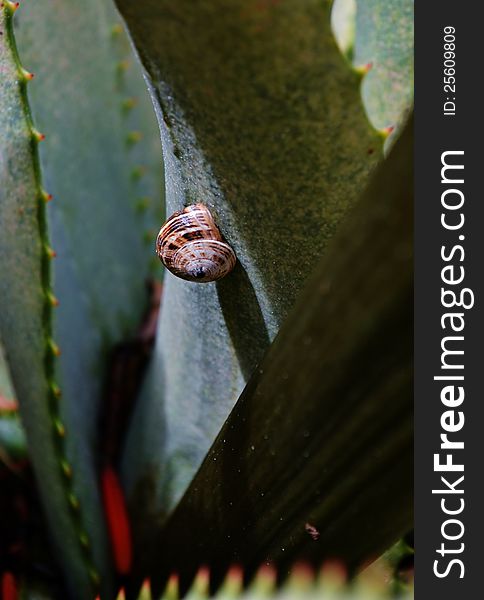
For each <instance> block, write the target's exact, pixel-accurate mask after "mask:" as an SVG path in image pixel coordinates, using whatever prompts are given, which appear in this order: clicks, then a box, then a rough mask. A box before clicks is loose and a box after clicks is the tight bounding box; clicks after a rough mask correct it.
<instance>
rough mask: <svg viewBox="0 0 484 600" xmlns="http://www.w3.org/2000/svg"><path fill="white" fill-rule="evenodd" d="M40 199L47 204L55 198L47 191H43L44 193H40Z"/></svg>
mask: <svg viewBox="0 0 484 600" xmlns="http://www.w3.org/2000/svg"><path fill="white" fill-rule="evenodd" d="M40 197H41V198H42V200H43V201H44V202H46V203H47V202H50V201H51V200H52V198H53V196H52V194H48V193H47V192H46V191H45V190H42V192H41V193H40Z"/></svg>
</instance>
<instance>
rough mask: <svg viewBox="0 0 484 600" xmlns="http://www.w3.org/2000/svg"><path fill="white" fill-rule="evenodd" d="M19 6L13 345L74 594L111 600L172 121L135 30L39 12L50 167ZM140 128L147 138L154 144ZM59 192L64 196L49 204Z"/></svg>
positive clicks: (11, 54) (9, 308) (6, 217)
mask: <svg viewBox="0 0 484 600" xmlns="http://www.w3.org/2000/svg"><path fill="white" fill-rule="evenodd" d="M5 6H6V8H4V9H3V10H2V11H0V12H1V15H2V16H1V18H2V24H1V27H2V30H4V31H5V32H6V33H7V35H3V36H2V39H1V40H0V45H1V48H2V55H1V73H2V78H1V84H0V85H1V89H0V96H1V97H2V106H1V107H0V136H1V137H0V140H1V142H0V160H1V170H0V190H1V192H0V193H1V201H0V222H1V224H2V236H1V240H0V265H1V271H2V281H1V283H0V304H1V307H2V310H1V311H0V312H1V316H0V334H1V336H2V339H3V340H4V343H5V347H6V350H7V356H8V360H9V365H10V368H11V372H12V379H13V382H14V385H15V389H16V391H17V396H18V400H19V403H20V409H21V413H22V418H23V422H24V424H25V428H26V432H27V437H28V442H29V445H30V447H31V448H32V449H33V451H32V461H33V466H34V470H35V472H36V475H37V480H38V483H39V487H40V491H41V495H42V496H43V500H44V505H45V509H46V512H47V516H48V519H49V522H50V526H51V531H52V536H53V540H54V542H55V544H56V546H57V549H58V556H59V559H60V561H61V563H62V565H63V567H64V572H65V574H66V576H67V579H68V583H69V585H70V588H71V591H72V592H73V596H74V597H76V598H77V597H78V598H90V597H92V593H93V592H92V588H93V583H94V586H96V585H97V582H98V580H99V577H100V574H101V573H102V576H103V581H102V584H103V586H104V588H103V589H104V590H105V593H106V594H107V595H109V591H108V590H109V587H110V577H111V575H110V573H111V562H110V551H109V548H108V543H107V539H106V533H105V525H104V515H103V511H102V508H101V506H102V504H101V501H100V498H99V492H98V486H97V466H98V465H97V461H98V456H97V455H96V452H97V450H98V443H99V440H98V422H97V420H98V410H99V405H100V402H101V401H102V394H103V389H102V388H103V382H104V378H105V368H106V356H107V353H108V352H109V350H110V348H111V347H112V345H113V344H114V343H116V342H117V341H119V340H120V339H123V338H124V337H125V336H129V335H131V334H132V333H133V331H134V329H135V327H136V325H137V324H138V322H139V319H140V315H141V314H142V313H143V311H144V309H145V307H146V302H147V298H146V292H145V287H144V281H145V278H146V277H147V276H148V275H149V273H150V269H151V266H150V260H151V257H152V251H151V248H148V247H147V246H146V242H145V237H146V232H147V230H149V231H150V235H151V231H152V230H153V229H154V223H155V220H154V217H153V215H154V213H155V212H158V210H157V208H158V207H157V204H158V202H159V200H158V202H157V199H159V194H160V155H159V153H160V149H159V148H158V147H157V146H158V144H159V142H158V139H157V138H158V136H157V133H156V121H155V119H154V115H153V111H152V109H151V107H150V106H149V100H148V98H147V94H146V86H145V84H144V82H143V80H142V77H141V74H140V73H139V70H138V71H136V70H135V69H136V67H135V60H136V59H134V57H133V56H132V55H128V54H127V51H128V47H127V44H126V42H123V45H122V46H121V47H120V44H119V39H118V38H119V36H124V33H123V31H122V29H121V30H120V31H118V32H117V33H116V35H115V36H113V25H115V24H116V23H118V25H117V28H118V30H119V18H118V17H117V15H116V13H115V11H114V9H113V8H112V7H111V6H110V4H109V3H106V2H97V1H94V0H89V1H88V2H83V3H82V6H81V5H80V4H79V3H78V2H75V1H74V0H66V1H65V2H62V3H58V2H54V1H53V0H39V1H38V2H35V3H29V4H26V5H25V7H22V8H21V10H20V11H19V12H18V13H17V14H16V16H15V33H16V35H17V38H18V40H17V43H18V45H19V48H20V52H21V57H22V61H23V63H24V64H28V66H29V69H31V70H32V71H34V72H35V78H34V80H33V81H32V82H31V84H30V89H29V96H30V100H31V107H32V113H33V117H34V121H35V125H36V127H37V128H38V129H39V130H40V131H42V132H43V133H45V134H46V136H47V137H46V140H45V141H43V142H42V145H43V147H42V152H41V156H40V160H39V156H38V154H37V143H38V142H37V140H36V139H35V136H34V135H33V125H32V120H31V117H30V110H29V107H28V105H27V99H26V93H25V86H26V83H25V82H24V81H23V79H22V78H23V77H24V76H23V75H22V71H21V70H20V69H21V67H20V63H19V61H18V57H17V54H16V50H15V48H14V41H13V33H12V22H11V21H12V19H11V17H10V16H9V17H7V16H6V15H7V13H8V11H9V10H10V9H9V5H8V4H6V5H5ZM115 38H117V39H115ZM128 61H130V63H131V64H128ZM133 98H136V99H137V105H135V106H133V107H132V109H131V110H130V109H129V107H128V106H127V104H128V102H127V101H128V100H133ZM131 104H136V102H131ZM133 130H135V131H141V132H142V133H143V134H144V137H143V139H142V140H141V141H140V142H139V143H138V144H136V143H133V141H130V139H129V136H130V133H131V132H132V131H133ZM39 139H40V138H39ZM134 141H136V140H134ZM143 148H144V149H145V150H144V152H143ZM133 171H136V176H135V175H133ZM44 186H45V189H47V190H48V192H49V193H50V194H52V195H53V197H54V200H53V201H52V202H51V203H49V204H48V205H47V207H46V206H45V200H46V199H47V195H46V192H44ZM139 198H149V200H150V203H151V204H150V207H151V208H150V210H148V211H146V210H145V211H140V210H139V207H138V204H139ZM157 221H158V219H156V223H157ZM47 230H49V235H48V234H47ZM51 246H52V247H53V248H54V249H55V252H56V254H57V258H56V259H55V260H53V253H52V251H51ZM4 274H5V275H4ZM57 302H59V306H58V307H57V308H55V305H56V304H57ZM53 340H55V342H54V341H53ZM59 352H60V355H59V356H58V357H57V356H56V355H57V354H59Z"/></svg>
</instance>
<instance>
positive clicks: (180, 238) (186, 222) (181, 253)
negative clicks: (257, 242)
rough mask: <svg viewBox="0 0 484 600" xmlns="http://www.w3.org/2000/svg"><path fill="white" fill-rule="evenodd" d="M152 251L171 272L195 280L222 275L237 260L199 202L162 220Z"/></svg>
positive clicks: (200, 280) (226, 272) (207, 279)
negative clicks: (154, 251)
mask: <svg viewBox="0 0 484 600" xmlns="http://www.w3.org/2000/svg"><path fill="white" fill-rule="evenodd" d="M156 254H157V255H158V258H159V259H160V260H161V262H162V263H163V264H164V265H165V267H166V268H167V269H168V270H169V271H170V272H171V273H173V275H176V276H177V277H181V278H182V279H186V280H188V281H196V282H197V283H207V282H209V281H216V280H217V279H220V278H222V277H225V276H226V275H228V274H229V273H230V271H232V269H233V268H234V266H235V263H236V261H237V259H236V257H235V252H234V251H233V250H232V248H231V247H230V246H229V245H228V244H227V243H226V242H225V241H224V239H223V237H222V234H221V233H220V229H219V228H218V227H217V225H216V224H215V221H214V220H213V217H212V215H211V214H210V211H209V210H208V208H207V207H206V206H204V205H203V204H193V205H191V206H187V207H186V208H184V209H183V210H181V211H178V212H176V213H174V214H173V215H172V216H171V217H170V218H169V219H168V220H167V221H166V222H165V224H164V225H163V226H162V228H161V229H160V232H159V234H158V237H157V238H156Z"/></svg>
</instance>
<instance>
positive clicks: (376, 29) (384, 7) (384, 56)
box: [353, 0, 414, 130]
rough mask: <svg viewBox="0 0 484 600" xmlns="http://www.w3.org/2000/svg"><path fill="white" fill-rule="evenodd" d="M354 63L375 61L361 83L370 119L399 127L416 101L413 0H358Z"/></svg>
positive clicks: (377, 122)
mask: <svg viewBox="0 0 484 600" xmlns="http://www.w3.org/2000/svg"><path fill="white" fill-rule="evenodd" d="M356 7H357V8H356V25H355V45H354V56H353V60H354V64H355V65H364V64H367V63H371V64H372V68H371V70H370V72H369V73H368V76H367V77H366V78H365V81H364V82H363V86H362V96H363V102H364V103H365V106H366V109H367V111H368V115H369V118H370V120H371V122H372V123H373V124H374V126H375V127H377V128H384V127H389V126H394V127H396V129H397V130H398V129H399V128H400V127H401V126H402V125H403V124H404V123H405V120H406V118H407V116H408V112H409V110H410V109H411V106H412V104H413V48H414V44H413V37H414V35H413V12H414V3H413V0H356Z"/></svg>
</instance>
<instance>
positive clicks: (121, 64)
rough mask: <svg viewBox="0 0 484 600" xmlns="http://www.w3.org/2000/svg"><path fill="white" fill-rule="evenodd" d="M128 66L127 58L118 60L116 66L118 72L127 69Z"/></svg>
mask: <svg viewBox="0 0 484 600" xmlns="http://www.w3.org/2000/svg"><path fill="white" fill-rule="evenodd" d="M129 66H130V62H129V60H121V61H120V62H118V64H117V67H116V68H117V70H118V72H119V73H123V72H124V71H127V70H128V69H129Z"/></svg>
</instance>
